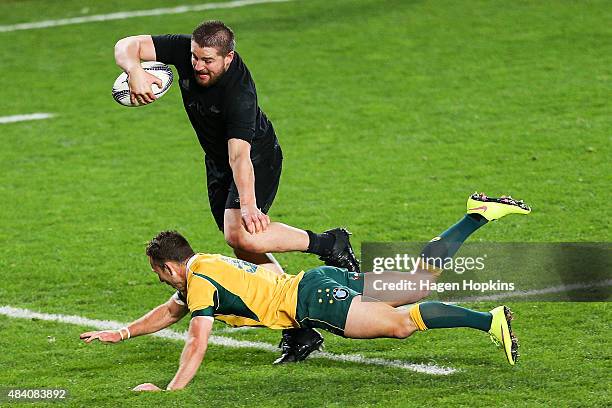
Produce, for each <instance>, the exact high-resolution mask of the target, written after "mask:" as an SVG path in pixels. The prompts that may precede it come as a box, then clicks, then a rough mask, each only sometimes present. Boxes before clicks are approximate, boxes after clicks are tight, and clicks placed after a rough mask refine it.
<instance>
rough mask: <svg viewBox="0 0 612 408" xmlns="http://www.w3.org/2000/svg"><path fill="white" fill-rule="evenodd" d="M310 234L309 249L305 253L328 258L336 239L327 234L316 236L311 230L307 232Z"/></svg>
mask: <svg viewBox="0 0 612 408" xmlns="http://www.w3.org/2000/svg"><path fill="white" fill-rule="evenodd" d="M306 233H307V234H308V240H309V242H308V249H307V250H306V251H304V252H306V253H309V254H316V255H319V256H328V255H329V254H330V253H331V251H332V249H333V247H334V242H335V241H336V238H335V237H334V236H333V235H332V234H329V233H327V232H323V233H321V234H316V233H314V232H312V231H310V230H306Z"/></svg>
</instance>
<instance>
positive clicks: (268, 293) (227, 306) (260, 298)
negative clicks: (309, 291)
mask: <svg viewBox="0 0 612 408" xmlns="http://www.w3.org/2000/svg"><path fill="white" fill-rule="evenodd" d="M303 276H304V272H300V273H299V274H297V275H288V274H282V275H279V274H277V273H275V272H273V271H270V270H268V269H265V268H262V267H260V266H258V265H255V264H252V263H250V262H246V261H242V260H240V259H235V258H230V257H227V256H223V255H218V254H214V255H213V254H196V255H194V256H192V257H191V258H190V259H189V261H188V262H187V294H186V299H187V307H188V308H189V311H190V312H191V316H192V317H194V316H211V317H214V318H215V319H218V320H221V321H223V322H225V323H227V324H229V325H231V326H266V327H269V328H272V329H287V328H292V327H300V326H299V324H298V323H297V321H296V308H297V292H298V285H299V283H300V281H301V280H302V277H303Z"/></svg>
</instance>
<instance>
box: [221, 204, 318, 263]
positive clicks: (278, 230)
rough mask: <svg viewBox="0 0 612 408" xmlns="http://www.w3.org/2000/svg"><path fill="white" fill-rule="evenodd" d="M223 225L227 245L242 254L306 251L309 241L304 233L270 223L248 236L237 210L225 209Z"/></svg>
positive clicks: (286, 226)
mask: <svg viewBox="0 0 612 408" xmlns="http://www.w3.org/2000/svg"><path fill="white" fill-rule="evenodd" d="M223 223H224V231H223V233H224V235H225V240H226V241H227V243H228V244H229V245H230V246H231V247H232V248H238V249H239V250H241V251H243V252H250V253H257V254H265V253H267V252H290V251H306V250H307V249H308V242H309V239H308V234H307V233H306V231H304V230H301V229H298V228H294V227H291V226H289V225H286V224H282V223H280V222H271V223H270V224H269V225H268V228H266V230H265V231H263V232H259V233H256V234H250V233H249V232H248V231H247V230H246V229H245V228H244V226H243V224H242V215H241V214H240V210H239V209H226V210H225V216H224V220H223Z"/></svg>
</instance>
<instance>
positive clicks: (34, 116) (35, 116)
mask: <svg viewBox="0 0 612 408" xmlns="http://www.w3.org/2000/svg"><path fill="white" fill-rule="evenodd" d="M53 116H54V115H53V114H52V113H30V114H28V115H13V116H0V124H2V123H14V122H25V121H28V120H41V119H49V118H52V117H53Z"/></svg>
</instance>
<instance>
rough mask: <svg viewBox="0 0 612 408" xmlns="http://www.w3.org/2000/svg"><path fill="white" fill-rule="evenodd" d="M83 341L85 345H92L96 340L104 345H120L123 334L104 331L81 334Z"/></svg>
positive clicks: (114, 331)
mask: <svg viewBox="0 0 612 408" xmlns="http://www.w3.org/2000/svg"><path fill="white" fill-rule="evenodd" d="M80 338H81V340H83V341H84V342H85V343H91V342H92V341H94V340H99V341H101V342H102V343H118V342H120V341H121V340H123V339H122V338H121V333H119V330H102V331H92V332H86V333H83V334H81V336H80Z"/></svg>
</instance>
